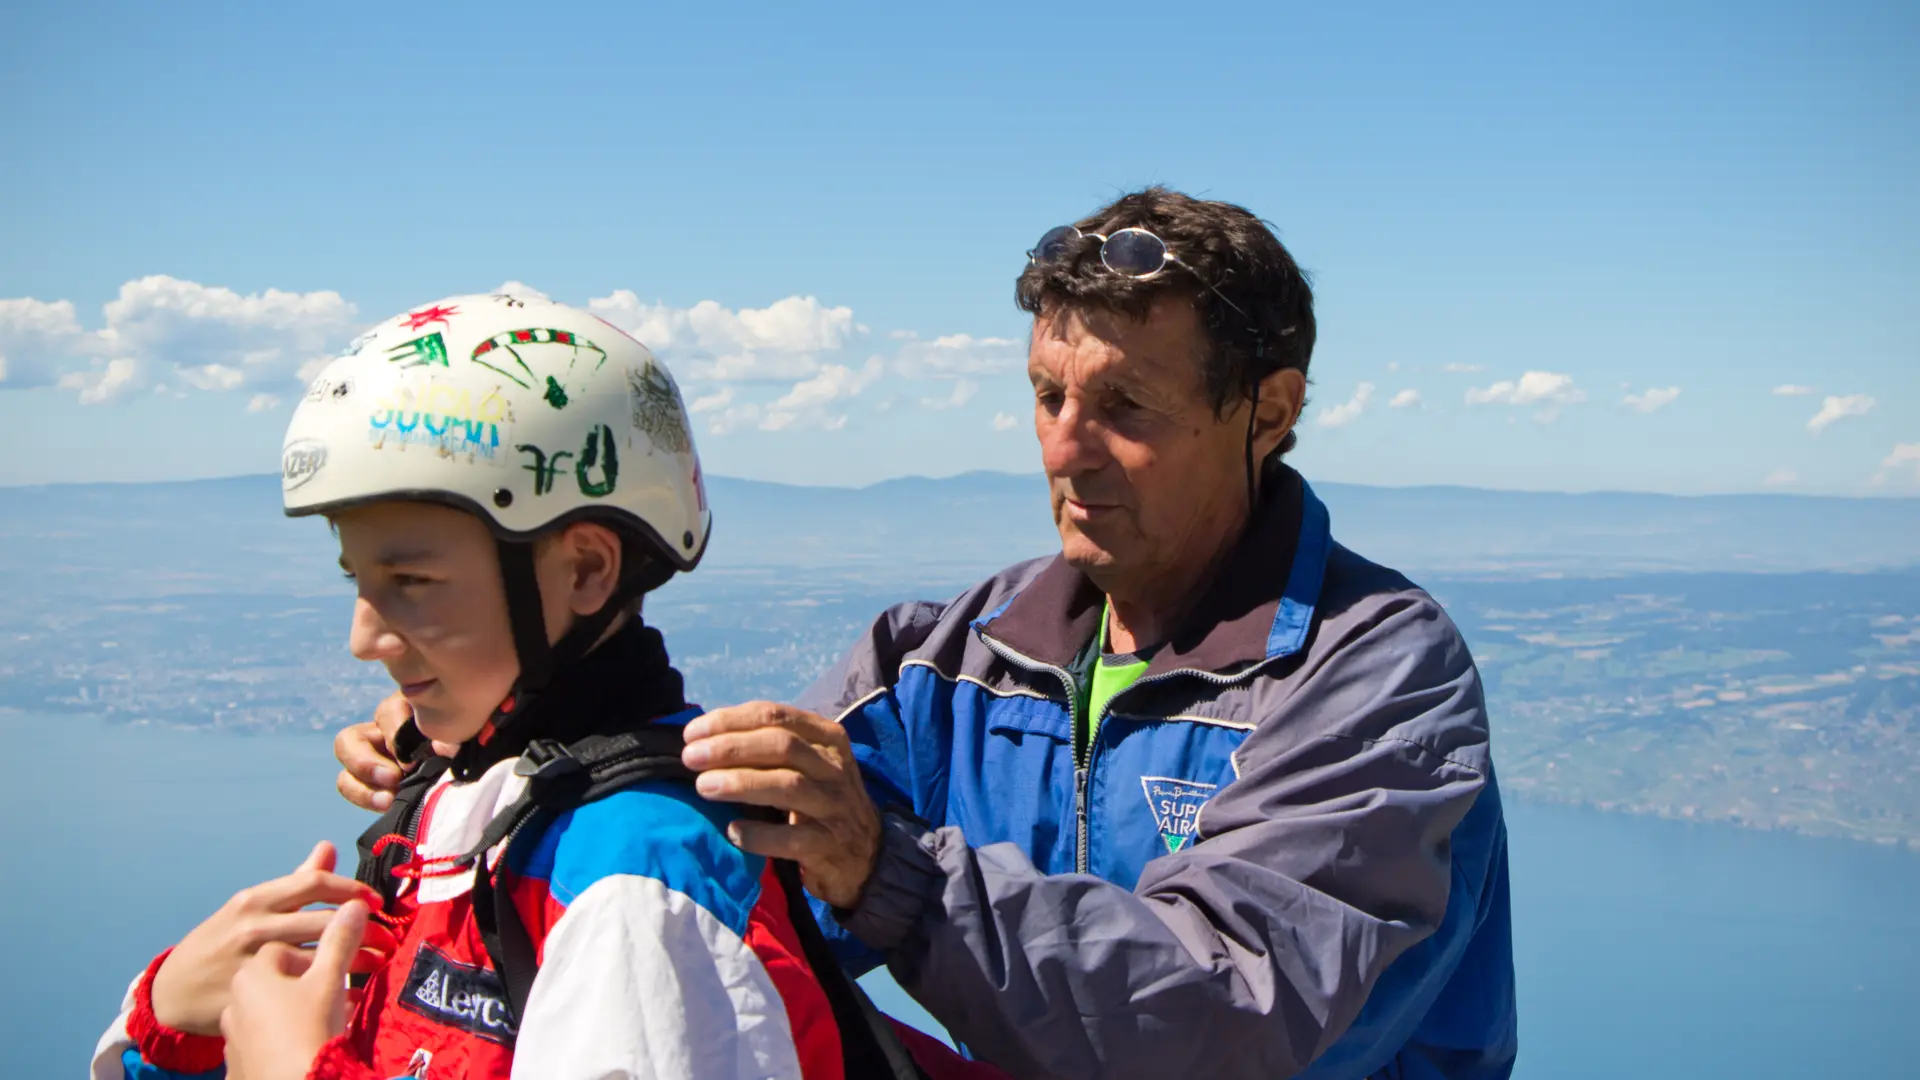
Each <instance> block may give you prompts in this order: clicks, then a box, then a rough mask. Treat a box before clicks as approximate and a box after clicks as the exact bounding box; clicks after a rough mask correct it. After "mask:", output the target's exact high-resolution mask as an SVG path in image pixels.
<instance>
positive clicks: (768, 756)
mask: <svg viewBox="0 0 1920 1080" xmlns="http://www.w3.org/2000/svg"><path fill="white" fill-rule="evenodd" d="M686 734H687V748H686V750H685V751H684V752H683V753H682V754H681V761H683V762H685V763H686V766H687V768H689V769H693V770H695V771H697V772H699V773H700V778H699V780H698V781H697V784H696V786H697V787H698V789H699V791H700V794H702V795H704V796H706V797H707V798H709V799H713V800H715V801H717V802H736V803H747V804H749V805H753V806H765V807H770V808H772V809H775V810H784V811H786V812H787V824H785V825H781V824H778V823H775V822H770V821H745V820H742V821H736V822H734V823H733V825H732V826H730V827H729V829H728V835H729V836H731V837H732V839H733V842H734V843H736V844H738V845H739V846H740V847H741V848H742V849H744V850H746V851H751V852H753V853H754V854H756V855H765V856H768V857H770V858H780V859H792V860H793V861H795V862H797V863H799V864H800V876H801V880H802V881H803V882H805V884H806V886H807V891H808V892H810V893H812V894H813V895H815V896H817V897H819V898H820V899H822V900H825V901H826V902H827V903H829V904H832V905H834V906H835V907H839V908H851V907H853V906H855V905H856V904H857V903H859V901H860V890H861V889H862V888H864V887H865V886H866V884H867V877H868V875H870V874H872V873H873V863H874V860H875V859H876V858H878V857H879V854H880V813H879V811H878V810H876V809H875V808H874V805H873V800H872V799H869V798H868V797H867V789H866V788H865V787H864V786H862V785H861V783H860V766H859V765H858V764H857V763H856V762H855V761H854V760H853V744H852V743H851V742H849V741H848V739H847V733H846V732H845V731H843V730H841V728H840V725H838V724H836V723H834V722H832V721H831V720H828V719H826V718H825V717H822V716H818V715H816V714H814V713H810V712H808V711H806V710H805V709H796V708H794V707H793V706H791V705H776V704H774V703H773V702H770V701H754V702H749V703H747V704H745V705H735V706H732V707H730V708H725V709H715V710H714V711H713V712H710V713H707V714H706V715H704V716H700V717H697V718H695V719H694V720H693V722H692V723H690V724H688V725H687V733H686Z"/></svg>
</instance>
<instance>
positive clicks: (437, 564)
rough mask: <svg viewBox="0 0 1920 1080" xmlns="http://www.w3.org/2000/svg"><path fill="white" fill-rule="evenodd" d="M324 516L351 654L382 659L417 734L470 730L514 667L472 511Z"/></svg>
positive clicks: (503, 689)
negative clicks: (353, 596) (331, 532)
mask: <svg viewBox="0 0 1920 1080" xmlns="http://www.w3.org/2000/svg"><path fill="white" fill-rule="evenodd" d="M333 522H334V525H335V526H336V527H337V528H338V529H339V533H340V567H341V569H343V570H345V571H346V572H347V575H348V576H349V577H350V578H352V579H353V580H354V581H355V583H356V586H357V588H358V590H359V599H358V601H357V602H356V603H355V605H354V612H353V629H352V631H351V632H350V634H349V639H348V644H349V647H350V648H351V649H352V651H353V655H354V656H356V657H359V658H360V659H362V660H378V661H380V662H381V663H382V664H385V665H386V668H387V673H388V674H389V675H391V676H392V677H393V681H394V682H396V683H398V684H399V686H400V691H401V693H403V694H405V695H406V698H407V703H408V704H410V705H412V706H413V717H414V723H415V724H416V725H417V726H418V727H419V729H420V733H421V734H423V735H425V736H427V737H428V738H430V739H434V740H436V741H439V742H445V743H458V742H465V741H466V740H468V739H471V738H473V737H474V736H475V735H477V734H479V732H480V729H481V728H483V727H485V726H486V722H487V719H488V718H489V717H490V716H492V715H493V710H494V708H495V707H496V706H498V705H499V704H500V702H501V700H502V699H504V698H505V697H506V696H507V693H508V691H509V690H511V689H512V687H513V681H514V679H515V678H517V677H518V676H519V673H520V662H519V659H518V657H517V655H516V654H515V652H514V648H513V633H512V630H511V629H510V628H509V625H508V621H507V601H506V591H505V589H504V588H503V587H502V585H501V579H500V563H499V556H498V555H497V554H496V553H495V550H494V543H493V535H492V534H491V533H489V532H488V531H487V528H486V526H485V525H483V524H481V522H480V520H479V519H478V518H476V517H474V516H473V515H472V514H468V513H464V512H462V511H459V510H455V509H452V508H450V507H445V506H435V505H432V504H428V503H405V502H393V503H377V504H374V505H371V506H363V507H359V508H357V509H353V510H347V511H344V512H342V513H340V514H338V515H336V516H335V517H334V518H333Z"/></svg>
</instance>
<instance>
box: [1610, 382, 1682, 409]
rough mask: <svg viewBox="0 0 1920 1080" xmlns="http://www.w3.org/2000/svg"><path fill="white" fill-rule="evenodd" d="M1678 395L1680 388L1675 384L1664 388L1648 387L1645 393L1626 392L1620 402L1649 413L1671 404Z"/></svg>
mask: <svg viewBox="0 0 1920 1080" xmlns="http://www.w3.org/2000/svg"><path fill="white" fill-rule="evenodd" d="M1679 396H1680V388H1679V387H1677V386H1669V387H1667V388H1665V389H1661V388H1659V387H1650V388H1648V390H1647V391H1646V392H1645V393H1641V394H1628V395H1627V396H1626V397H1624V398H1622V399H1621V400H1620V404H1622V405H1625V406H1626V407H1627V408H1629V409H1632V410H1634V411H1635V412H1643V413H1650V412H1652V411H1654V410H1655V409H1661V408H1665V407H1666V406H1668V405H1671V404H1673V403H1674V401H1675V399H1677V398H1679Z"/></svg>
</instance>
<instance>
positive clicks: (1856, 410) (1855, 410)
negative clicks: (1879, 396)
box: [1807, 394, 1874, 435]
mask: <svg viewBox="0 0 1920 1080" xmlns="http://www.w3.org/2000/svg"><path fill="white" fill-rule="evenodd" d="M1873 406H1874V400H1873V398H1871V397H1868V396H1867V395H1866V394H1848V395H1846V396H1845V397H1829V398H1827V399H1826V400H1825V401H1824V402H1822V403H1821V404H1820V411H1819V412H1817V413H1814V414H1813V419H1811V420H1809V421H1807V430H1808V431H1811V432H1813V433H1814V434H1815V435H1818V434H1820V433H1821V432H1822V431H1825V430H1826V429H1827V426H1828V425H1830V424H1832V423H1834V422H1835V421H1837V420H1844V419H1846V418H1847V417H1849V416H1865V415H1866V414H1867V413H1870V412H1872V411H1873Z"/></svg>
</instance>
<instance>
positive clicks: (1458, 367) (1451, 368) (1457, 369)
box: [1440, 364, 1487, 375]
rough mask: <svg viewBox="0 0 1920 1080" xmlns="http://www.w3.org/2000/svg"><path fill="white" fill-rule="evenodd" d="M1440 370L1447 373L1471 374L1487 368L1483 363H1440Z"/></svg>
mask: <svg viewBox="0 0 1920 1080" xmlns="http://www.w3.org/2000/svg"><path fill="white" fill-rule="evenodd" d="M1440 370H1441V371H1444V372H1446V373H1447V374H1449V375H1472V374H1474V373H1476V372H1481V371H1485V370H1487V365H1485V364H1441V365H1440Z"/></svg>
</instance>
